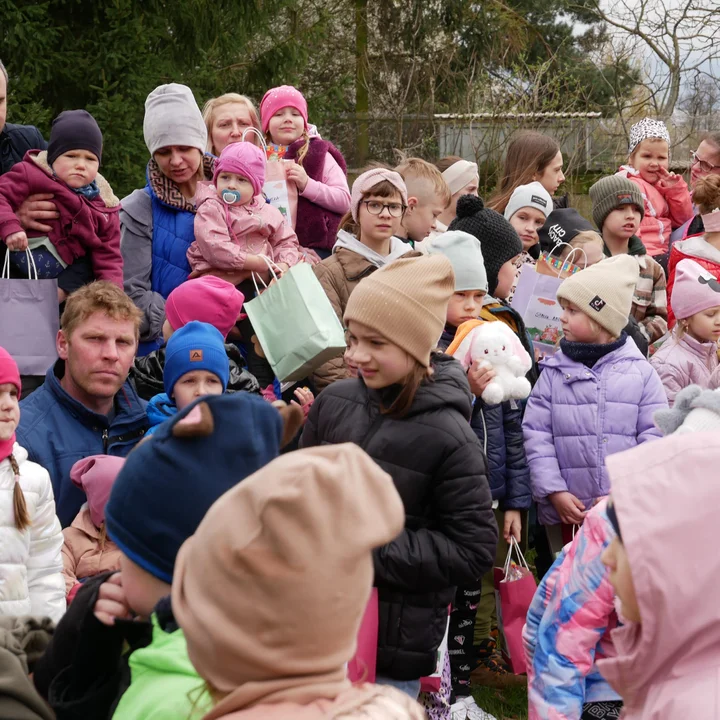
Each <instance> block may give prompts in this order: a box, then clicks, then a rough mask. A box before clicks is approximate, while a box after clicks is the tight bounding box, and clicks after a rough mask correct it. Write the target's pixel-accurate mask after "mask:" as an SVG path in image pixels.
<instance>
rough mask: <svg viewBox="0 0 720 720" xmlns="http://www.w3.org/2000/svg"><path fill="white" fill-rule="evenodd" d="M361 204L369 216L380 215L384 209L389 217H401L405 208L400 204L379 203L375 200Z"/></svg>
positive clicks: (364, 201)
mask: <svg viewBox="0 0 720 720" xmlns="http://www.w3.org/2000/svg"><path fill="white" fill-rule="evenodd" d="M362 204H363V205H365V206H366V207H367V211H368V212H369V213H370V214H371V215H382V213H383V211H384V210H385V209H386V208H387V211H388V212H389V213H390V216H391V217H396V218H398V217H401V216H402V214H403V213H404V212H405V206H404V205H403V204H401V203H381V202H378V201H377V200H363V201H362Z"/></svg>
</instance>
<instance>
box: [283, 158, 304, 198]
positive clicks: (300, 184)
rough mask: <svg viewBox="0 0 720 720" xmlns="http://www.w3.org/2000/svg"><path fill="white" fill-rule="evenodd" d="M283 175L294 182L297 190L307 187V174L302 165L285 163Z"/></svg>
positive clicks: (301, 190) (300, 190)
mask: <svg viewBox="0 0 720 720" xmlns="http://www.w3.org/2000/svg"><path fill="white" fill-rule="evenodd" d="M285 175H286V176H287V179H288V180H292V181H293V182H294V183H295V185H296V187H297V189H298V192H303V190H305V188H306V187H307V184H308V174H307V173H306V172H305V168H303V166H302V165H298V164H297V163H293V164H292V165H287V166H286V168H285Z"/></svg>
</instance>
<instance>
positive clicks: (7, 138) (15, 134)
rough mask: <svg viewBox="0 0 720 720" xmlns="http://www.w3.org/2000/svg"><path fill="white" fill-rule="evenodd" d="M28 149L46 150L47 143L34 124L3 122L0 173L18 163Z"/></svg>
mask: <svg viewBox="0 0 720 720" xmlns="http://www.w3.org/2000/svg"><path fill="white" fill-rule="evenodd" d="M28 150H47V143H46V142H45V139H44V138H43V136H42V134H41V133H40V131H39V130H38V129H37V128H36V127H35V126H34V125H15V124H13V123H5V126H4V127H3V129H2V132H0V175H3V174H4V173H6V172H7V171H8V170H10V168H12V167H13V165H15V164H16V163H19V162H20V161H21V160H22V159H23V157H25V153H26V152H27V151H28Z"/></svg>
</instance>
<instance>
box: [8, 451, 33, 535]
mask: <svg viewBox="0 0 720 720" xmlns="http://www.w3.org/2000/svg"><path fill="white" fill-rule="evenodd" d="M9 460H10V467H11V468H12V471H13V473H14V475H15V487H14V488H13V510H14V512H15V527H16V528H17V529H18V530H25V529H26V528H28V527H30V514H29V513H28V509H27V503H26V502H25V495H24V494H23V491H22V488H21V487H20V467H19V465H18V464H17V460H16V459H15V456H14V455H10V458H9Z"/></svg>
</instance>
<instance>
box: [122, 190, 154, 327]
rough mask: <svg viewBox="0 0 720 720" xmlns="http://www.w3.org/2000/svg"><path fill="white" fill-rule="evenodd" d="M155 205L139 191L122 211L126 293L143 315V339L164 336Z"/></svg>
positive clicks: (127, 200)
mask: <svg viewBox="0 0 720 720" xmlns="http://www.w3.org/2000/svg"><path fill="white" fill-rule="evenodd" d="M152 235H153V228H152V203H151V201H150V197H149V196H148V194H147V193H146V192H145V191H144V190H136V191H135V192H134V193H133V194H132V195H131V196H130V197H129V198H126V199H125V200H124V201H123V209H122V210H120V252H121V253H122V257H123V277H124V286H125V293H126V294H127V295H128V296H129V298H130V299H131V300H132V301H133V302H134V303H135V305H136V306H137V307H138V308H139V309H140V310H141V311H142V313H143V319H142V322H141V323H140V339H141V340H154V339H155V338H157V337H160V335H161V334H162V326H163V323H164V322H165V299H164V298H163V296H162V295H161V294H160V293H157V292H154V291H153V289H152Z"/></svg>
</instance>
